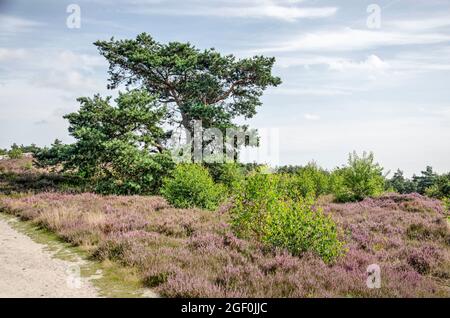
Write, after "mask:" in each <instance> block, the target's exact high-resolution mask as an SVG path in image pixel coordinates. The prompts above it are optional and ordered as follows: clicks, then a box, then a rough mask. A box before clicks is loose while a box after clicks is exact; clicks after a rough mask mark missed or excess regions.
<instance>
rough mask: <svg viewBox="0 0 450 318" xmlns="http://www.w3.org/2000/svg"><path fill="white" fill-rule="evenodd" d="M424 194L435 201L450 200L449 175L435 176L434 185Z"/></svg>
mask: <svg viewBox="0 0 450 318" xmlns="http://www.w3.org/2000/svg"><path fill="white" fill-rule="evenodd" d="M425 194H426V195H427V196H429V197H431V198H436V199H441V200H443V199H445V198H447V199H450V173H447V174H443V175H440V176H437V177H436V178H435V180H434V184H433V185H431V186H429V187H428V188H427V189H426V190H425Z"/></svg>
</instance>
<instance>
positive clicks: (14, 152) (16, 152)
mask: <svg viewBox="0 0 450 318" xmlns="http://www.w3.org/2000/svg"><path fill="white" fill-rule="evenodd" d="M8 156H9V158H10V159H20V158H22V156H23V152H22V150H21V149H20V148H16V147H15V148H11V150H10V151H8Z"/></svg>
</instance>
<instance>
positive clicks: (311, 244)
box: [263, 199, 343, 263]
mask: <svg viewBox="0 0 450 318" xmlns="http://www.w3.org/2000/svg"><path fill="white" fill-rule="evenodd" d="M263 241H264V242H266V243H268V244H270V245H272V246H276V247H284V248H286V249H288V250H289V251H290V252H291V253H292V254H294V255H299V254H301V253H303V252H306V251H311V252H313V253H316V254H317V255H319V256H320V257H321V258H322V259H323V260H324V261H325V262H327V263H329V262H332V261H333V260H334V259H336V258H337V257H339V256H340V255H341V253H342V247H343V243H342V242H341V241H340V240H339V238H338V231H337V226H336V224H335V223H334V222H333V220H332V219H331V218H330V217H329V216H325V215H324V214H323V213H322V211H321V210H320V209H317V210H315V209H313V201H311V200H308V199H307V200H305V201H302V200H301V201H298V202H294V201H290V200H277V201H275V204H273V205H272V206H271V207H270V211H269V213H268V215H267V219H266V224H265V229H264V237H263Z"/></svg>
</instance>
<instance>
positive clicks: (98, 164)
mask: <svg viewBox="0 0 450 318" xmlns="http://www.w3.org/2000/svg"><path fill="white" fill-rule="evenodd" d="M78 101H79V102H80V103H81V107H80V110H79V111H78V112H75V113H71V114H68V115H66V116H65V118H66V119H68V120H69V124H70V125H69V132H70V134H71V135H72V136H73V137H74V138H75V139H76V142H75V143H74V144H72V145H63V144H61V142H59V141H55V143H54V144H53V145H52V147H51V148H50V149H44V150H43V151H40V152H39V153H38V154H37V156H36V159H37V163H38V165H40V166H49V165H53V166H54V165H58V164H62V166H63V168H64V170H72V171H76V172H77V173H78V175H79V176H81V177H83V178H85V179H87V180H90V181H91V182H92V183H93V185H94V186H95V188H96V190H97V191H99V192H101V193H117V194H149V193H156V192H158V189H159V187H160V185H161V183H162V179H163V177H164V176H165V175H167V174H168V173H170V170H171V168H172V166H173V163H172V161H171V159H170V155H169V154H168V153H166V152H165V151H164V150H163V147H162V143H164V141H165V140H166V138H167V136H166V134H165V133H164V131H163V129H162V128H161V126H162V124H163V122H164V119H165V118H166V109H165V107H163V106H161V105H160V104H159V103H157V102H156V99H155V97H153V96H151V95H150V94H149V93H148V92H146V91H141V90H132V91H128V92H126V93H119V97H118V98H117V99H116V100H115V101H116V105H111V104H110V97H107V98H106V99H103V98H101V97H100V96H98V95H95V96H94V98H79V99H78Z"/></svg>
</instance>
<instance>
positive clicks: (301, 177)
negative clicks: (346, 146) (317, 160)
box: [296, 164, 330, 197]
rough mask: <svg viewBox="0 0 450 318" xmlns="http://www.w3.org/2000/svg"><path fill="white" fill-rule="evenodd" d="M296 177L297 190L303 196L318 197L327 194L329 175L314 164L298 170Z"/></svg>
mask: <svg viewBox="0 0 450 318" xmlns="http://www.w3.org/2000/svg"><path fill="white" fill-rule="evenodd" d="M296 176H297V180H298V182H297V184H298V187H299V190H300V192H301V194H302V195H303V196H307V195H313V196H315V197H318V196H320V195H323V194H327V193H328V192H329V179H330V177H329V174H328V173H327V172H326V171H324V170H322V169H320V168H319V167H318V166H317V165H316V164H308V165H307V166H305V167H302V168H300V169H299V170H298V171H297V173H296Z"/></svg>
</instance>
